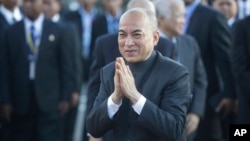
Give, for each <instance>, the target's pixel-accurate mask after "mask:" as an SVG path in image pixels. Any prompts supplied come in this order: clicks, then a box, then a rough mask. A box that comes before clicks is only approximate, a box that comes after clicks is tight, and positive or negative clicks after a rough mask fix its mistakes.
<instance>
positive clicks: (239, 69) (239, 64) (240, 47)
mask: <svg viewBox="0 0 250 141" xmlns="http://www.w3.org/2000/svg"><path fill="white" fill-rule="evenodd" d="M249 24H250V17H249V16H248V17H247V18H245V19H243V20H241V21H239V22H238V23H236V25H235V29H234V30H233V35H234V46H233V51H232V53H233V68H234V73H235V76H236V82H237V85H238V88H239V94H238V98H239V106H238V122H239V123H245V124H250V113H249V112H247V110H248V109H249V107H250V95H249V94H250V87H249V84H250V40H249V39H250V28H249Z"/></svg>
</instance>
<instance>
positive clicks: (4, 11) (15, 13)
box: [0, 5, 22, 24]
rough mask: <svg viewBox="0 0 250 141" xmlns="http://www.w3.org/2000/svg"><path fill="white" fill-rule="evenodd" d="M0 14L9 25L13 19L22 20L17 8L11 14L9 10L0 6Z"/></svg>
mask: <svg viewBox="0 0 250 141" xmlns="http://www.w3.org/2000/svg"><path fill="white" fill-rule="evenodd" d="M0 12H1V13H2V14H3V16H4V17H5V19H6V20H7V22H8V23H9V24H13V22H14V21H13V19H12V18H15V20H16V21H20V20H22V14H21V11H20V9H19V8H18V7H15V8H14V11H13V12H11V11H10V10H9V9H7V8H6V7H4V6H3V5H1V6H0Z"/></svg>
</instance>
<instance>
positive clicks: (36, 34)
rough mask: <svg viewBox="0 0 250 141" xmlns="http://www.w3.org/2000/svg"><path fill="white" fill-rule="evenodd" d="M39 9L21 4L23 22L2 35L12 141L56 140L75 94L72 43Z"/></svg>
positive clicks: (39, 0)
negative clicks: (60, 125)
mask: <svg viewBox="0 0 250 141" xmlns="http://www.w3.org/2000/svg"><path fill="white" fill-rule="evenodd" d="M43 4H44V3H43V0H23V3H22V9H23V12H24V20H22V21H20V22H18V23H16V24H15V25H13V26H11V27H10V28H8V29H7V30H6V32H5V34H4V56H3V61H2V62H3V66H4V67H3V73H1V77H2V78H3V79H1V86H3V87H2V91H3V92H2V93H1V94H2V97H3V101H2V103H3V107H4V108H3V110H4V118H5V120H7V121H9V122H11V125H12V137H13V140H14V141H37V140H38V141H56V140H58V139H59V135H60V134H59V131H60V128H59V126H58V125H59V119H60V116H63V115H65V114H66V113H67V112H68V110H69V102H70V97H71V94H72V93H73V89H74V76H73V75H72V71H74V70H73V68H74V66H73V64H74V63H73V62H72V58H71V57H72V56H71V55H72V54H71V46H70V45H71V44H70V42H68V40H67V38H68V37H67V34H66V33H65V31H64V30H63V28H62V26H60V25H59V24H56V23H53V22H52V21H50V20H48V19H46V18H45V17H44V14H43V6H44V5H43ZM24 35H25V36H24Z"/></svg>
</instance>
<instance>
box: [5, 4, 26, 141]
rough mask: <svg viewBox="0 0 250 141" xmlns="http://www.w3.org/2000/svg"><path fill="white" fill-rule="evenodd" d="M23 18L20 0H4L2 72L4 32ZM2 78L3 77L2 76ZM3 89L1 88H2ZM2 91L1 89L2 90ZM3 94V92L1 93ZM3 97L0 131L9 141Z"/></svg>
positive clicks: (9, 135) (8, 126) (8, 127)
mask: <svg viewBox="0 0 250 141" xmlns="http://www.w3.org/2000/svg"><path fill="white" fill-rule="evenodd" d="M21 19H22V13H21V10H20V8H19V7H18V0H2V1H1V5H0V74H1V73H2V72H1V70H2V69H1V68H2V67H3V66H2V65H3V63H2V62H1V60H2V57H3V55H2V53H3V45H2V44H3V33H4V30H5V29H6V28H8V27H9V26H11V25H13V24H14V23H15V22H17V21H20V20H21ZM0 79H1V80H2V78H1V77H0ZM0 89H1V88H0ZM0 92H1V90H0ZM0 96H1V94H0ZM1 99H2V98H1V97H0V126H1V127H0V132H1V130H2V135H1V133H0V140H1V141H7V140H8V139H9V138H10V137H11V134H10V125H9V123H8V122H5V121H4V120H2V118H1V117H2V115H3V113H2V110H1V109H2V105H1Z"/></svg>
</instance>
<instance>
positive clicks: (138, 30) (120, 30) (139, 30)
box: [119, 29, 142, 33]
mask: <svg viewBox="0 0 250 141" xmlns="http://www.w3.org/2000/svg"><path fill="white" fill-rule="evenodd" d="M119 32H123V33H124V32H125V31H124V30H122V29H119ZM136 32H142V30H141V29H136V30H134V31H133V32H132V33H136Z"/></svg>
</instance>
